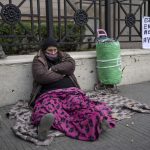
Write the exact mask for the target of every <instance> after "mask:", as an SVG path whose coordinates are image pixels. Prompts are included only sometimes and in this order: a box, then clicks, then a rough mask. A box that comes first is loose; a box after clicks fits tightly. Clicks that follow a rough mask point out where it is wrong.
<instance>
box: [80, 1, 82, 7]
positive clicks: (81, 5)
mask: <svg viewBox="0 0 150 150" xmlns="http://www.w3.org/2000/svg"><path fill="white" fill-rule="evenodd" d="M80 9H82V0H80Z"/></svg>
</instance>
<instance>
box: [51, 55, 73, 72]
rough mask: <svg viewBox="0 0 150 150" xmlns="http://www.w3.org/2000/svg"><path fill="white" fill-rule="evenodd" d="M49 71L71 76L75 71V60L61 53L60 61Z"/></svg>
mask: <svg viewBox="0 0 150 150" xmlns="http://www.w3.org/2000/svg"><path fill="white" fill-rule="evenodd" d="M51 69H52V71H54V72H57V73H60V74H63V75H71V74H73V73H74V70H75V60H74V59H73V58H72V57H71V56H70V55H69V54H67V53H65V52H63V55H62V61H61V62H60V63H59V64H57V65H54V66H52V67H51Z"/></svg>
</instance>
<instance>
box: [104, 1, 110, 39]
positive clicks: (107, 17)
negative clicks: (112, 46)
mask: <svg viewBox="0 0 150 150" xmlns="http://www.w3.org/2000/svg"><path fill="white" fill-rule="evenodd" d="M105 29H106V32H107V35H108V36H111V6H110V4H109V0H105Z"/></svg>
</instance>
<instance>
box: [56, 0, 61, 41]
mask: <svg viewBox="0 0 150 150" xmlns="http://www.w3.org/2000/svg"><path fill="white" fill-rule="evenodd" d="M57 3H58V34H59V35H58V38H59V41H60V39H61V11H60V9H61V6H60V0H57Z"/></svg>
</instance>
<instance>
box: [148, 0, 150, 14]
mask: <svg viewBox="0 0 150 150" xmlns="http://www.w3.org/2000/svg"><path fill="white" fill-rule="evenodd" d="M148 16H150V0H149V1H148Z"/></svg>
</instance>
